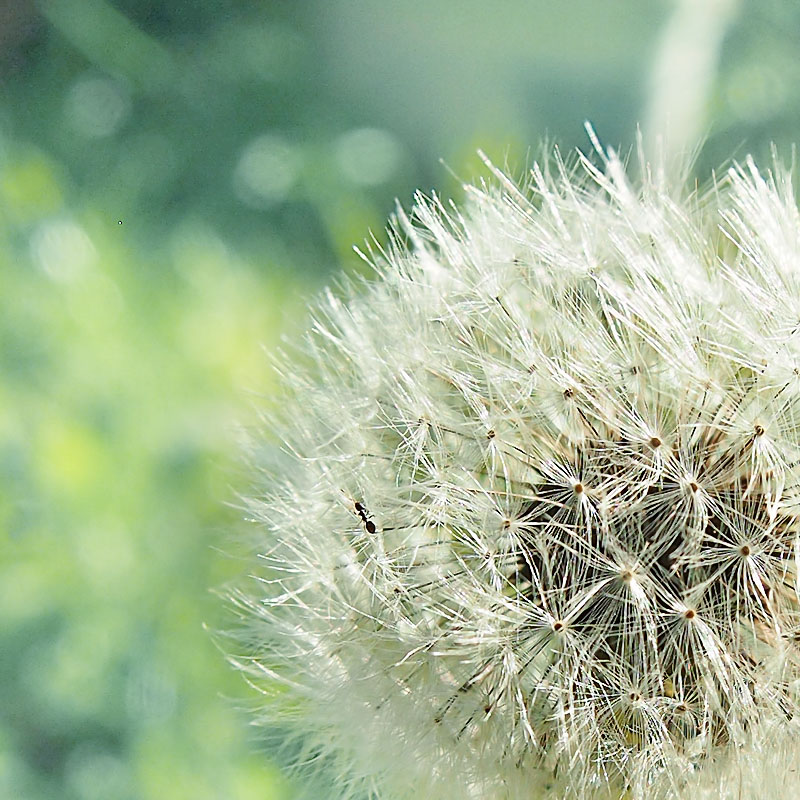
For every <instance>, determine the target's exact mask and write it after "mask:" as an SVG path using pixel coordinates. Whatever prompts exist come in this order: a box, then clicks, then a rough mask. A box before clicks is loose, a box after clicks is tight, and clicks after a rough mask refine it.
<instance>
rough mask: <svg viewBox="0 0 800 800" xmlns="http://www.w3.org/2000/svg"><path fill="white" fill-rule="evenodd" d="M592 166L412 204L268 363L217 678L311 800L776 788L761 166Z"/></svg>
mask: <svg viewBox="0 0 800 800" xmlns="http://www.w3.org/2000/svg"><path fill="white" fill-rule="evenodd" d="M590 133H591V132H590ZM592 136H593V134H592ZM593 142H594V144H595V150H596V152H595V153H594V155H592V156H591V157H589V156H585V155H582V154H578V155H577V156H576V158H575V159H574V162H573V163H567V162H565V160H563V159H562V158H560V157H559V155H558V153H557V152H556V154H555V156H554V157H553V158H551V159H549V160H547V161H546V163H544V164H536V165H534V167H533V168H532V170H531V171H530V177H529V179H528V180H527V181H526V182H524V183H521V184H518V183H515V182H513V181H512V180H510V179H509V178H507V177H506V176H505V175H504V174H502V173H501V172H500V171H499V170H496V169H494V168H492V172H493V177H492V179H491V181H487V182H486V183H484V184H481V185H480V186H478V187H475V186H468V187H466V202H465V203H464V205H463V208H459V207H457V206H455V205H452V204H447V203H445V202H443V201H442V200H441V199H440V198H439V197H438V196H436V195H433V196H432V197H428V198H426V197H422V196H419V197H417V199H416V204H415V207H414V209H413V211H412V212H410V213H409V214H406V213H404V212H403V211H402V210H401V211H398V212H397V217H396V219H395V220H394V222H393V225H392V227H391V229H390V235H389V242H388V244H387V245H386V246H385V247H381V246H379V245H378V244H373V246H372V247H371V248H370V250H369V252H368V253H367V254H366V255H365V258H367V260H368V261H369V262H370V264H372V265H373V266H374V268H375V270H376V271H377V273H378V276H379V277H378V279H377V280H376V281H374V282H372V283H370V284H369V286H367V287H360V288H355V289H348V290H346V292H345V299H342V298H341V296H337V295H335V294H333V293H328V294H327V295H326V297H325V299H324V301H323V302H322V303H321V304H320V307H319V308H318V309H317V311H316V315H315V322H314V324H313V328H312V330H311V332H310V333H309V335H308V337H307V339H306V342H305V347H304V350H303V351H302V352H303V353H304V355H300V354H295V355H294V356H292V357H286V359H285V360H284V373H285V384H286V387H287V390H286V396H285V397H284V399H283V401H282V411H281V413H280V414H279V418H280V419H279V420H278V421H277V422H273V423H270V430H271V431H277V432H278V434H279V435H280V437H281V438H282V440H283V441H284V442H285V447H284V448H283V449H284V460H283V461H282V462H280V463H279V464H278V465H277V467H276V469H275V470H274V472H273V474H272V477H270V478H269V479H268V486H267V488H266V489H261V490H260V491H259V495H258V496H257V497H255V498H253V499H252V500H251V501H250V502H249V506H250V509H251V512H252V516H253V517H255V518H256V519H257V520H258V521H259V523H260V525H259V528H258V530H259V534H258V554H257V556H258V557H257V558H255V559H254V561H253V567H252V570H251V572H252V575H251V576H250V578H248V579H247V580H246V581H244V582H243V583H242V584H241V585H240V587H239V589H238V590H236V591H234V592H233V598H234V600H235V602H236V604H237V607H238V609H239V612H240V615H241V618H242V626H241V630H242V631H243V632H242V633H241V634H240V637H239V650H240V655H238V656H237V657H236V658H235V661H236V663H237V664H238V665H239V666H240V667H241V668H242V669H243V670H244V671H245V672H246V673H247V675H248V677H249V679H250V680H251V681H252V682H253V683H255V684H256V685H258V686H259V687H260V688H261V690H262V696H263V702H264V707H263V708H262V714H261V721H262V722H263V723H264V725H265V727H267V728H269V729H270V730H271V731H272V733H273V734H274V736H275V737H276V738H277V739H279V740H280V741H281V746H282V750H283V752H284V754H285V755H286V757H287V758H289V759H291V760H292V761H293V763H294V765H295V766H296V767H297V768H298V769H300V770H301V771H302V772H303V774H304V776H306V778H309V776H311V775H312V774H314V773H316V774H319V775H322V776H323V778H322V780H324V781H325V782H326V783H325V786H326V789H325V791H324V796H327V797H340V798H368V797H371V798H376V799H377V800H389V799H391V800H401V799H402V800H405V799H406V798H411V797H420V798H429V799H430V800H461V798H466V799H473V798H474V800H522V798H526V799H528V798H622V797H626V798H647V800H653V799H654V798H656V799H657V798H677V797H687V798H689V797H692V798H694V797H707V798H718V797H721V798H731V800H733V799H735V798H748V799H749V798H761V797H764V798H767V797H770V798H771V797H774V796H788V795H789V794H791V793H792V792H797V791H798V788H800V780H798V778H797V776H796V764H797V763H798V759H799V758H800V747H799V746H798V744H797V743H798V741H800V740H799V739H798V735H799V731H798V727H799V725H798V723H799V721H800V715H799V714H798V709H799V708H800V705H799V704H800V683H798V679H800V650H798V644H797V643H798V637H800V603H799V602H798V591H800V576H799V574H798V560H799V559H800V490H799V488H798V487H799V485H800V484H799V480H800V468H799V467H798V464H800V460H799V459H800V216H799V215H798V209H797V206H796V203H795V199H794V196H793V193H792V189H791V182H790V175H789V174H788V173H787V172H786V171H784V170H782V169H780V168H779V167H778V166H776V167H774V169H773V170H772V171H771V172H766V173H761V172H759V171H758V170H757V169H756V167H755V165H754V164H753V162H752V161H751V160H750V159H747V160H746V161H745V162H744V163H743V164H742V165H739V166H733V167H731V168H730V169H728V170H727V172H726V173H725V174H724V175H723V176H721V177H717V178H715V180H714V181H713V182H712V183H711V184H710V185H709V186H708V187H707V188H706V189H705V190H703V191H700V190H699V189H697V188H696V187H693V188H691V189H687V188H685V181H683V180H670V178H669V176H668V175H667V174H666V173H665V170H664V169H662V168H661V167H660V166H659V164H658V163H657V162H656V163H650V162H648V160H647V159H646V158H645V157H644V156H641V158H640V164H639V166H640V169H639V172H640V173H641V174H640V177H639V178H637V179H636V180H633V179H631V178H629V177H628V175H627V174H626V169H625V167H624V165H623V163H622V162H621V160H620V159H619V157H618V156H617V155H616V154H614V153H613V152H610V151H605V150H604V149H603V148H602V147H601V146H600V145H599V143H598V142H597V140H596V137H594V136H593ZM300 361H304V363H305V364H306V366H301V364H300ZM333 786H335V788H331V787H333Z"/></svg>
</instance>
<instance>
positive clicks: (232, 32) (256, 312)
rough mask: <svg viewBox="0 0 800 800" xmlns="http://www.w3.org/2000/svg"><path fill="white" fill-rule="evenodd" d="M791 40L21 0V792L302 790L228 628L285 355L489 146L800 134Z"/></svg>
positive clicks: (10, 442)
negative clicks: (285, 769) (215, 638)
mask: <svg viewBox="0 0 800 800" xmlns="http://www.w3.org/2000/svg"><path fill="white" fill-rule="evenodd" d="M798 41H800V6H797V5H796V4H795V3H793V2H791V0H785V1H780V2H779V1H778V0H759V2H758V3H751V4H744V3H736V2H734V1H733V0H685V1H684V2H682V3H674V2H668V0H663V2H655V1H653V2H647V0H604V2H597V0H591V1H590V0H568V1H567V0H548V2H538V1H537V0H499V2H495V3H488V2H486V0H483V2H477V0H453V1H452V2H449V1H448V2H445V1H443V0H427V2H425V1H424V0H405V2H404V3H402V4H400V3H396V4H395V3H387V2H381V1H380V0H371V1H368V0H294V2H292V1H291V0H285V2H267V0H263V1H262V2H256V0H197V1H196V2H170V3H163V2H151V1H150V0H117V1H116V2H105V0H43V2H41V3H32V2H26V0H0V289H1V290H2V316H1V317H0V370H2V372H1V373H0V479H1V480H2V484H1V486H2V488H1V489H0V541H1V542H2V544H1V545H0V798H14V799H15V800H16V799H19V800H44V798H65V799H66V800H123V798H124V799H125V800H128V799H133V798H151V799H152V800H183V798H185V799H186V800H190V799H191V800H206V799H210V798H236V799H237V800H238V798H242V800H250V798H252V799H253V800H256V798H258V800H269V799H270V798H275V799H283V800H289V798H292V797H293V796H294V795H295V793H296V787H292V785H290V784H289V783H288V782H286V781H285V780H284V779H283V778H281V777H280V774H279V772H278V770H277V769H276V768H275V767H273V766H272V765H271V763H270V760H269V756H268V754H265V753H263V752H261V750H262V749H263V748H261V746H260V745H259V741H258V737H257V734H256V733H255V732H254V731H253V729H252V728H250V727H249V726H248V718H247V715H246V714H245V713H243V712H242V711H241V710H240V709H241V707H243V706H244V705H247V704H248V703H250V702H251V700H252V695H251V694H250V692H249V690H248V689H247V687H245V686H244V684H243V682H242V681H241V679H240V677H239V676H238V675H236V674H235V673H234V672H233V671H232V670H231V669H230V668H229V667H228V666H227V665H226V663H225V662H224V659H223V657H222V656H221V655H220V653H219V652H218V651H217V650H216V649H215V647H214V645H213V644H212V639H211V637H210V635H209V634H208V632H207V631H206V630H205V629H204V624H205V625H207V626H208V627H209V628H211V629H212V630H213V629H217V628H220V627H224V625H225V624H226V620H225V612H224V610H223V608H222V603H221V601H220V600H219V599H218V598H217V597H216V596H215V595H214V594H213V593H212V592H211V591H210V590H211V589H212V588H213V587H218V586H220V585H221V584H223V583H224V582H225V581H226V580H227V579H229V578H230V577H231V576H233V575H235V574H237V573H238V572H239V571H240V570H242V569H243V568H244V567H243V566H242V564H241V563H240V562H239V561H238V560H237V559H236V558H235V557H232V554H233V555H234V556H235V554H236V552H237V544H236V542H237V540H238V537H239V535H240V533H237V531H238V532H241V529H242V526H243V525H244V523H243V522H242V521H241V516H242V515H241V513H240V512H239V511H238V510H236V508H235V507H234V506H233V505H231V504H233V503H235V498H236V491H237V490H245V491H246V490H247V489H248V486H249V483H248V478H247V475H246V474H244V472H243V469H242V467H241V459H240V456H239V447H240V440H241V437H240V435H239V434H238V433H237V425H239V424H244V425H247V424H248V422H251V421H252V420H253V419H254V416H255V411H256V409H258V408H259V407H265V406H267V405H268V404H269V403H270V396H271V391H272V381H273V378H272V377H271V375H270V371H269V367H268V357H267V354H266V353H265V352H264V351H265V350H266V351H269V350H270V349H271V348H274V347H275V346H276V343H277V341H278V339H279V337H280V336H281V335H282V334H287V335H292V334H293V333H295V334H296V333H297V332H298V331H299V330H301V329H302V328H303V326H304V324H305V315H306V304H307V302H308V298H309V297H312V296H313V295H314V293H315V292H316V291H318V290H319V288H320V287H321V286H322V285H323V284H324V283H325V282H327V281H329V280H331V279H333V277H334V276H335V273H336V272H337V271H339V270H346V271H356V270H360V269H362V266H361V265H360V263H359V261H358V260H357V259H356V257H355V256H354V255H353V254H352V251H351V246H352V245H353V244H354V243H360V242H361V241H362V240H363V239H364V238H365V237H366V236H367V234H368V232H369V231H370V230H373V231H375V232H376V233H377V234H378V235H379V236H380V233H381V231H382V230H383V227H384V223H385V219H386V217H387V216H388V215H389V214H390V213H391V211H392V209H393V206H394V202H395V198H399V200H400V201H401V202H402V203H404V204H406V205H407V204H409V203H410V201H411V199H412V193H413V191H414V190H415V189H417V188H420V189H422V190H424V191H430V189H431V188H433V187H437V188H438V189H439V190H441V191H442V192H443V193H444V194H445V195H447V194H451V195H455V196H456V197H458V196H459V195H460V189H459V181H460V179H470V178H472V177H474V176H476V175H479V174H484V173H485V169H484V168H483V167H481V165H480V162H479V160H478V158H477V157H476V155H475V150H476V148H478V147H481V148H483V149H484V150H485V151H486V152H488V153H489V154H490V155H491V157H492V158H493V159H495V160H496V161H497V162H498V163H499V164H501V165H502V164H503V163H506V162H508V163H509V164H510V165H512V166H513V165H517V167H522V166H524V163H525V161H526V159H527V158H528V157H529V154H530V153H531V152H533V153H536V148H537V146H538V143H539V142H540V141H541V140H542V139H543V138H545V137H549V139H550V140H552V141H556V142H558V143H560V145H561V146H562V148H563V149H564V150H567V149H569V148H572V147H574V146H577V145H581V146H584V147H585V146H586V145H587V142H586V136H585V133H584V131H583V127H582V124H583V121H584V120H586V119H589V120H591V121H592V122H593V123H594V124H595V126H596V128H597V130H598V132H599V134H600V136H601V137H602V139H603V140H604V141H605V142H607V143H609V144H613V145H620V146H622V147H623V149H624V148H626V147H628V146H630V145H631V143H632V142H633V141H634V138H635V130H636V123H637V122H639V121H641V122H642V123H643V125H644V126H645V136H646V137H653V135H654V133H655V132H657V130H658V127H659V125H661V124H662V122H663V118H664V109H665V108H666V109H667V110H668V112H669V115H672V114H673V111H674V116H675V120H677V122H675V123H674V124H673V123H670V124H671V125H673V128H674V130H675V134H674V141H675V142H676V143H677V144H676V147H680V146H683V145H685V144H686V143H687V142H688V143H691V141H692V140H693V138H695V137H696V136H698V135H700V136H703V135H704V136H705V137H706V138H705V147H704V149H703V150H702V151H701V153H700V156H699V160H698V166H697V171H698V173H699V174H701V175H707V174H708V172H709V169H710V168H711V167H712V166H716V165H717V164H718V163H719V162H721V161H722V160H724V159H725V158H727V157H729V156H730V155H731V154H738V155H740V156H741V155H744V154H745V153H746V152H749V151H753V152H754V153H755V154H756V155H758V156H760V157H763V156H764V155H765V154H766V153H767V152H768V146H769V142H770V141H771V140H775V141H776V142H777V143H778V145H779V149H780V150H781V152H783V153H786V154H788V153H789V145H790V143H791V141H792V138H793V137H794V136H796V135H797V131H798V130H800V127H798V122H800V60H799V59H798V55H797V49H796V48H797V42H798ZM530 148H532V149H530ZM440 158H441V159H443V160H444V162H445V164H446V165H447V167H444V166H442V164H441V163H440ZM514 171H515V172H516V173H517V174H519V169H517V170H514ZM456 176H458V177H456Z"/></svg>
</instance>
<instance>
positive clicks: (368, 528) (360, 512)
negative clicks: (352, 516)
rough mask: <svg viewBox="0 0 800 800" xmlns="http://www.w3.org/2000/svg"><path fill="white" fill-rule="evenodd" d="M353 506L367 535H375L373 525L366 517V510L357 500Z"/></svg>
mask: <svg viewBox="0 0 800 800" xmlns="http://www.w3.org/2000/svg"><path fill="white" fill-rule="evenodd" d="M353 505H354V506H355V509H356V514H358V516H359V517H361V521H362V522H363V523H364V528H365V529H366V531H367V533H375V523H374V522H373V521H372V520H371V519H369V518H368V517H367V509H366V508H364V506H363V505H361V503H359V502H358V500H356V501H354V503H353Z"/></svg>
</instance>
